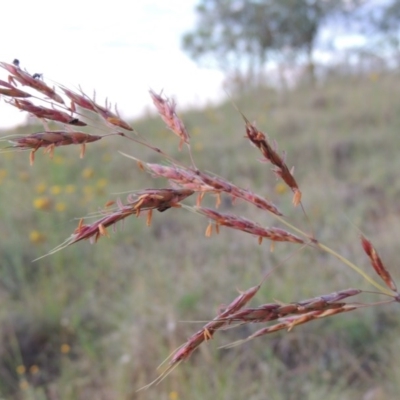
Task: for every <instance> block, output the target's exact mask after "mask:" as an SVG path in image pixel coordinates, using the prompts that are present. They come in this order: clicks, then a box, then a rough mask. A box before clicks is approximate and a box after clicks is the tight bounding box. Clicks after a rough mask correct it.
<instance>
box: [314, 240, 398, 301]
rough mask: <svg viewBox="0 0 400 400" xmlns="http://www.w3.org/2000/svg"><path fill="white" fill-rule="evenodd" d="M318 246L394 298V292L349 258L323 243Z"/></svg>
mask: <svg viewBox="0 0 400 400" xmlns="http://www.w3.org/2000/svg"><path fill="white" fill-rule="evenodd" d="M316 246H318V247H319V248H320V249H322V250H324V251H326V252H327V253H329V254H332V255H333V256H335V257H336V258H338V259H339V260H340V261H342V263H344V264H346V265H347V266H349V267H350V268H352V269H353V270H354V271H356V272H357V273H358V274H360V275H361V276H362V277H363V278H364V279H365V280H367V281H368V282H369V283H370V284H371V285H373V286H375V287H376V288H377V289H379V290H380V291H381V292H382V293H384V294H387V295H388V296H392V297H393V292H391V291H390V290H389V289H387V288H385V287H384V286H382V285H380V284H379V283H378V282H376V281H374V280H373V279H372V278H371V277H370V276H368V275H367V274H366V273H365V272H364V271H363V270H362V269H360V268H359V267H357V265H355V264H353V263H352V262H351V261H349V260H348V259H347V258H345V257H343V256H341V255H340V254H339V253H337V252H336V251H334V250H332V249H331V248H329V247H328V246H325V245H324V244H322V243H319V242H317V243H316Z"/></svg>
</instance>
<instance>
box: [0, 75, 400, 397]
mask: <svg viewBox="0 0 400 400" xmlns="http://www.w3.org/2000/svg"><path fill="white" fill-rule="evenodd" d="M399 81H400V80H399V75H398V73H397V72H393V71H370V72H368V73H359V74H340V73H337V74H333V73H332V74H331V75H329V76H328V77H327V78H326V79H325V80H324V81H321V82H320V83H319V84H318V85H310V84H308V83H304V84H301V82H300V84H299V85H298V86H297V87H296V88H295V89H293V90H291V91H277V90H275V89H271V88H269V87H261V86H260V87H258V88H257V89H252V90H248V91H246V92H243V93H242V94H241V95H235V96H234V100H235V102H236V103H237V105H238V107H239V108H240V109H241V110H242V111H243V113H244V114H245V115H246V116H247V117H248V118H249V119H250V120H252V121H253V120H254V121H256V122H257V126H258V127H259V128H260V129H261V130H263V131H264V132H267V133H268V135H269V137H270V139H271V140H276V141H277V142H278V144H279V149H280V151H282V150H285V151H286V152H287V163H288V165H289V166H292V165H294V166H295V176H296V178H297V180H298V182H299V185H300V188H301V189H302V191H303V201H304V206H305V209H306V211H307V214H308V217H309V219H310V221H311V225H312V228H313V230H314V231H315V234H316V236H317V237H318V238H319V239H320V240H321V241H322V242H324V243H327V244H329V245H330V246H331V247H332V248H334V249H335V250H337V251H339V252H340V253H341V254H342V255H343V256H345V257H347V258H349V259H350V260H351V261H353V262H355V263H356V264H357V265H359V266H360V267H362V268H363V269H364V270H365V271H367V272H368V273H370V275H372V276H374V273H373V271H372V269H371V267H370V265H369V261H368V259H367V257H366V256H365V254H363V251H362V249H361V246H360V243H359V231H358V229H361V230H362V231H363V232H364V233H365V234H366V235H367V236H368V237H369V238H370V239H371V241H372V242H373V243H374V245H375V246H376V248H377V249H378V250H379V252H380V254H381V256H382V259H383V261H384V263H385V264H386V265H387V266H388V267H389V269H390V270H391V271H392V273H393V275H394V278H395V279H396V278H397V280H398V278H399V275H400V274H399V272H398V268H397V258H398V254H397V252H398V242H399V239H400V234H399V233H400V231H399V222H398V221H399V213H400V207H399V203H398V198H399V195H400V182H399V180H398V171H399V168H400V161H399V157H398V149H399V146H398V143H399V136H398V135H399V133H398V132H399V127H400V97H399V96H398V95H397V94H398V93H399V90H400V84H399ZM181 116H182V119H183V120H184V122H185V124H186V127H187V129H188V131H189V132H190V134H191V138H192V139H191V140H192V142H191V143H192V149H193V155H194V158H195V161H196V164H197V166H198V167H199V168H200V169H201V170H207V171H212V172H215V173H216V174H218V175H220V176H223V177H225V178H227V179H229V180H231V181H233V182H234V183H236V184H238V185H240V186H242V187H245V188H249V189H251V190H253V191H256V192H257V193H258V194H260V195H263V196H267V197H268V198H270V199H272V200H273V201H274V203H275V204H277V205H278V206H279V207H280V209H281V210H283V212H284V213H285V214H286V215H287V216H288V218H289V220H290V221H292V222H294V223H295V224H296V225H297V226H299V227H301V228H303V229H305V230H308V229H309V225H308V222H307V220H306V218H305V217H304V215H303V214H302V212H301V210H300V208H296V209H293V207H292V205H291V198H292V193H291V192H290V191H287V189H286V188H285V187H284V186H282V184H281V183H280V182H279V181H277V180H276V178H275V176H274V174H273V173H272V172H271V170H270V166H269V165H268V164H262V163H260V162H259V161H258V159H259V158H260V157H261V156H260V154H259V153H258V150H257V149H255V148H253V147H252V146H250V145H249V142H248V141H247V140H246V139H245V138H244V134H245V130H244V125H243V121H242V120H241V117H240V115H239V113H238V112H237V111H236V110H235V108H234V106H233V105H232V103H231V102H229V101H228V102H226V103H223V104H221V105H220V106H216V107H212V106H209V107H205V108H204V109H202V110H197V111H188V112H185V113H182V114H181ZM132 126H133V127H134V128H135V129H136V130H137V131H138V132H139V133H140V134H141V135H143V136H144V137H146V139H148V140H149V141H150V142H151V143H152V144H154V145H156V146H158V147H160V148H162V149H163V150H164V151H165V152H167V153H168V154H170V155H171V156H173V157H175V158H176V159H178V160H179V161H181V162H183V163H189V158H188V154H187V151H186V150H185V149H184V150H183V151H182V152H179V151H178V150H177V147H178V139H177V138H176V137H175V136H174V135H173V133H171V132H170V131H168V130H167V128H166V127H165V126H164V125H163V123H162V121H161V119H160V118H158V117H156V116H154V115H149V116H148V117H146V118H143V119H141V120H137V121H133V122H132ZM40 129H42V128H41V127H40V126H32V125H30V126H28V125H27V126H23V127H20V128H18V129H16V130H15V131H7V132H3V136H5V135H9V134H17V133H28V132H35V131H37V130H40ZM91 132H92V133H96V132H101V131H100V130H96V129H92V130H91ZM118 151H124V152H125V153H128V154H132V155H134V156H136V157H139V158H141V159H143V160H145V161H148V162H160V163H163V162H164V161H165V160H163V159H162V157H160V156H159V155H158V154H156V153H152V152H151V151H149V150H147V149H145V148H144V147H141V146H139V145H137V144H135V143H133V142H130V141H128V140H126V139H124V138H121V137H108V138H104V139H102V140H101V141H99V142H97V143H93V144H90V145H88V146H87V152H86V155H85V157H84V158H83V159H79V148H78V147H73V146H71V147H67V148H57V149H56V151H55V156H54V158H53V159H50V158H49V157H48V155H43V153H42V151H38V152H37V154H36V160H35V163H34V165H33V166H32V167H30V166H29V157H28V153H27V152H16V151H11V152H9V151H5V152H4V153H3V154H2V155H1V157H0V185H1V193H2V195H1V198H0V234H1V241H0V251H1V264H0V299H1V304H2V307H1V308H0V338H1V340H0V393H1V395H2V398H7V399H8V398H18V399H88V398H91V399H168V400H176V399H207V398H215V399H243V398H249V399H299V398H307V399H320V398H322V397H323V398H325V399H338V398H340V399H355V398H359V399H361V398H363V399H364V398H365V399H367V398H368V399H370V398H371V399H383V398H385V399H387V398H395V397H396V393H398V391H399V384H398V382H399V374H400V369H399V366H398V362H397V354H398V350H399V339H398V329H399V322H398V318H397V314H396V312H397V310H396V308H395V306H394V305H393V306H392V305H390V306H382V307H378V306H377V307H374V308H371V309H364V310H359V311H356V312H354V313H349V314H347V315H339V316H336V317H334V318H329V319H327V320H323V321H319V322H313V323H310V324H307V325H305V326H300V327H297V328H295V329H294V330H293V331H291V332H289V333H287V332H280V333H276V334H272V335H269V336H265V337H263V338H259V339H257V340H253V341H251V342H249V343H246V344H245V345H243V346H240V347H236V348H233V349H229V350H226V349H218V347H219V346H221V345H224V344H227V343H229V342H231V341H234V340H237V339H239V338H243V337H246V336H247V335H248V334H250V333H251V332H253V331H254V329H255V328H253V327H251V326H243V327H240V328H237V329H232V330H228V331H225V332H219V333H217V334H216V336H215V339H214V340H213V341H211V342H208V343H206V344H203V345H202V346H201V347H200V348H199V350H198V351H196V352H195V353H194V354H193V356H192V357H191V358H190V359H189V360H188V361H187V362H186V363H184V364H182V365H180V367H179V368H177V369H176V370H175V371H174V372H173V373H172V374H171V375H169V376H168V377H167V378H166V379H165V380H164V381H163V382H162V383H160V384H159V385H158V386H154V387H151V388H150V389H148V390H147V391H143V392H136V390H137V389H138V388H140V387H141V386H143V385H145V384H147V383H149V382H150V381H151V380H152V379H154V378H155V377H156V376H157V374H158V372H157V366H158V365H159V364H160V363H161V362H162V361H163V360H164V359H165V358H166V357H167V356H168V355H169V354H170V353H171V352H172V351H173V350H174V349H176V348H177V347H178V346H179V345H181V344H182V343H184V342H185V340H186V339H187V338H188V337H189V336H190V335H191V334H192V333H194V332H195V331H197V330H198V329H199V328H200V326H202V321H208V320H210V319H212V318H213V317H214V316H215V315H216V313H217V310H218V308H219V307H220V306H221V305H222V304H227V303H228V302H230V301H231V300H233V298H234V297H236V295H237V289H243V290H245V289H248V288H249V287H251V286H254V285H255V284H257V283H258V282H259V280H260V278H261V277H262V275H263V273H265V272H266V271H268V270H270V269H271V268H273V267H275V266H277V265H278V264H282V265H281V267H280V268H279V269H278V270H276V271H275V272H274V273H273V274H272V275H271V276H270V277H269V278H268V279H267V281H266V282H265V283H264V285H263V286H262V288H261V290H260V292H259V293H258V294H257V296H256V298H255V299H254V301H253V303H252V304H262V303H266V302H273V301H282V302H290V301H296V300H301V299H305V298H308V297H313V296H318V295H321V294H327V293H330V292H333V291H335V290H342V289H347V288H349V287H356V288H361V289H366V290H373V288H372V287H371V286H370V285H369V284H368V283H366V282H364V281H363V280H362V279H361V278H360V277H359V276H358V275H356V274H355V273H354V272H353V271H351V270H349V269H348V268H346V267H345V266H344V265H342V264H340V263H339V262H338V261H337V260H336V259H333V258H331V257H328V256H327V255H326V254H322V253H319V252H317V251H314V250H311V249H303V250H302V251H301V252H294V250H296V249H297V247H296V246H295V245H292V246H290V245H287V244H277V245H276V246H275V250H274V252H271V251H270V248H269V243H268V242H266V241H264V242H263V244H262V245H261V246H258V245H257V240H256V239H255V238H253V237H251V236H249V235H246V234H242V232H238V231H232V230H229V229H227V228H222V229H221V232H220V234H219V236H212V238H206V237H205V236H204V232H205V229H206V226H207V220H206V219H205V218H203V217H201V216H198V215H195V214H192V213H189V212H187V211H185V210H183V209H170V210H168V211H166V212H164V213H155V214H154V217H153V223H152V225H151V226H150V227H147V226H146V223H145V219H144V218H135V217H130V218H128V219H127V220H126V221H125V223H124V224H123V225H121V224H119V225H118V227H117V232H115V233H114V232H112V229H109V232H110V237H109V238H103V237H102V238H101V239H100V240H99V242H98V243H97V244H94V245H91V244H90V243H89V242H86V241H85V242H80V243H77V244H75V245H73V246H71V247H68V248H66V249H64V250H62V251H60V252H58V253H56V254H54V255H51V256H49V257H46V258H43V259H41V260H39V261H37V262H32V260H33V259H35V258H37V257H39V256H42V255H44V254H46V253H47V252H48V251H49V250H51V249H52V248H53V247H55V246H56V245H58V244H60V243H61V242H63V241H64V240H65V239H66V238H67V237H68V236H69V235H70V234H71V233H72V232H73V231H74V229H75V228H76V226H77V224H78V219H79V218H80V217H83V216H87V215H88V214H90V213H91V212H95V211H98V210H99V209H100V208H102V207H103V206H104V204H105V203H106V202H107V201H108V200H111V199H116V198H121V199H122V200H124V199H125V196H126V194H125V192H129V191H134V190H138V189H143V188H152V187H162V186H165V185H166V182H165V181H163V180H160V179H154V178H152V177H150V176H149V175H148V174H147V173H145V172H143V171H141V170H140V169H139V168H138V166H137V165H136V163H135V162H134V161H133V160H130V159H127V158H125V157H123V156H122V155H120V154H119V153H118ZM225 200H226V201H225ZM210 201H211V203H210V204H212V203H213V201H214V200H213V199H211V200H210ZM186 203H188V204H190V203H191V201H189V200H187V201H186ZM221 210H222V211H226V212H233V213H237V214H239V215H244V216H246V217H248V218H250V219H253V220H255V221H257V222H259V223H260V224H262V225H274V224H275V222H274V218H273V217H272V216H270V215H268V214H266V213H262V212H260V210H258V209H253V208H251V207H250V206H249V205H247V204H245V203H244V202H237V204H235V205H234V206H233V207H232V205H231V203H230V201H228V199H223V204H222V207H221ZM88 221H89V219H88ZM293 252H294V253H293ZM290 254H292V255H291V257H290V258H288V256H289V255H290ZM283 260H285V261H284V262H283V263H282V261H283ZM374 278H375V277H374ZM378 299H379V297H377V296H373V295H371V296H367V297H364V298H363V300H365V301H376V300H378ZM196 321H198V322H196ZM363 396H364V397H363ZM366 396H372V397H366Z"/></svg>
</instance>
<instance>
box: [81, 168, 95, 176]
mask: <svg viewBox="0 0 400 400" xmlns="http://www.w3.org/2000/svg"><path fill="white" fill-rule="evenodd" d="M93 175H94V170H93V168H85V169H84V170H83V171H82V176H83V177H84V178H85V179H90V178H92V177H93Z"/></svg>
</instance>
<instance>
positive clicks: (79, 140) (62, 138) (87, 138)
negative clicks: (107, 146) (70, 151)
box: [9, 131, 102, 165]
mask: <svg viewBox="0 0 400 400" xmlns="http://www.w3.org/2000/svg"><path fill="white" fill-rule="evenodd" d="M101 138H102V136H96V135H89V134H88V133H84V132H68V131H48V132H47V131H46V132H37V133H32V134H30V135H27V136H16V137H13V138H12V139H9V142H10V143H12V147H14V148H17V149H22V150H24V149H32V151H31V155H30V163H31V165H32V164H33V161H34V156H35V152H36V151H37V150H38V149H39V148H41V147H44V148H45V151H46V152H49V153H50V155H52V154H53V150H54V148H55V147H58V146H68V145H72V144H79V145H81V146H82V149H81V158H82V157H83V155H84V153H85V145H86V143H91V142H95V141H97V140H100V139H101Z"/></svg>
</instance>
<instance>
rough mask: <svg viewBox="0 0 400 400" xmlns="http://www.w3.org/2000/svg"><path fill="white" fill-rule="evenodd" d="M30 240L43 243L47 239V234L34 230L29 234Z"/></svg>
mask: <svg viewBox="0 0 400 400" xmlns="http://www.w3.org/2000/svg"><path fill="white" fill-rule="evenodd" d="M29 240H30V241H31V242H32V243H35V244H37V243H43V242H44V241H45V240H46V236H45V235H44V234H43V233H41V232H39V231H36V230H34V231H31V233H30V234H29Z"/></svg>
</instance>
